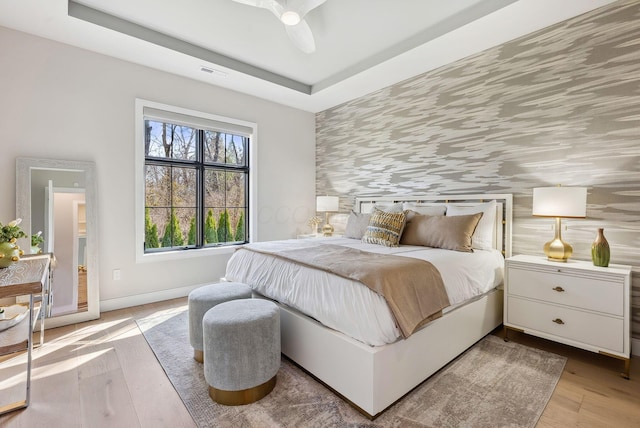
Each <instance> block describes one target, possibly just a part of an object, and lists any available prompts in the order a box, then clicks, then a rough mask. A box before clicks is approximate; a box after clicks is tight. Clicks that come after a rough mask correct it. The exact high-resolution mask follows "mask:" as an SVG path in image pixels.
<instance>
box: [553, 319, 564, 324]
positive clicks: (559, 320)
mask: <svg viewBox="0 0 640 428" xmlns="http://www.w3.org/2000/svg"><path fill="white" fill-rule="evenodd" d="M553 322H554V323H556V324H564V321H562V320H561V319H560V318H556V319H554V320H553Z"/></svg>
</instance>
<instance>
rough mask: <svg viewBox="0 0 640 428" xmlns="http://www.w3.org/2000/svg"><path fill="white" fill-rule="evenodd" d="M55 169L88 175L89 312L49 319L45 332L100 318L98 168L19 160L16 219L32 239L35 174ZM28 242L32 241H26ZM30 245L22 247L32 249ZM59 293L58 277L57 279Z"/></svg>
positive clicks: (90, 164)
mask: <svg viewBox="0 0 640 428" xmlns="http://www.w3.org/2000/svg"><path fill="white" fill-rule="evenodd" d="M33 169H54V170H70V171H84V173H85V174H86V176H85V201H86V217H87V266H88V269H87V310H86V311H83V312H76V313H71V314H66V315H58V316H54V317H50V318H47V319H46V321H45V328H54V327H59V326H63V325H68V324H75V323H78V322H83V321H89V320H93V319H97V318H100V298H99V289H100V284H99V277H100V276H99V265H98V242H99V241H98V197H97V184H96V166H95V163H94V162H90V161H70V160H57V159H41V158H26V157H19V158H16V218H21V219H22V229H23V230H24V231H25V233H27V234H28V235H30V234H32V233H33V231H32V230H31V170H33ZM24 239H28V238H24ZM28 244H29V245H27V246H24V245H21V246H22V248H29V247H30V244H31V243H30V242H28ZM52 286H53V290H54V293H55V275H54V277H53V285H52Z"/></svg>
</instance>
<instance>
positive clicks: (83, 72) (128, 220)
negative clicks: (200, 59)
mask: <svg viewBox="0 0 640 428" xmlns="http://www.w3.org/2000/svg"><path fill="white" fill-rule="evenodd" d="M0 87H1V88H2V91H1V94H0V130H2V135H1V136H0V147H1V149H2V150H1V152H0V153H1V154H0V183H2V187H1V189H2V190H0V221H2V222H3V223H6V222H8V221H10V220H12V219H13V218H14V216H15V158H16V157H18V156H31V157H43V158H56V159H70V160H89V161H94V162H95V163H96V166H97V178H98V183H97V186H98V204H99V205H98V215H99V223H100V224H99V232H100V237H99V239H100V248H99V262H100V269H101V271H100V300H101V302H102V305H101V306H102V308H103V310H104V309H105V308H107V309H113V308H114V307H119V306H123V305H127V304H138V303H143V302H145V301H153V300H155V299H158V298H163V297H167V298H168V297H173V296H174V295H176V294H178V295H179V294H184V293H185V288H188V287H191V286H195V285H198V284H203V283H207V282H211V281H214V280H217V279H218V278H220V277H221V276H222V275H223V274H224V271H225V266H226V261H227V259H228V257H229V256H228V255H216V256H207V257H195V258H190V259H183V260H180V261H175V262H160V263H142V264H136V262H135V252H134V188H133V186H134V146H133V144H134V102H135V98H136V97H138V98H143V99H147V100H152V101H157V102H161V103H166V104H171V105H176V106H180V107H184V108H189V109H193V110H198V111H202V112H206V113H211V114H216V115H221V116H226V117H232V118H237V119H241V120H246V121H250V122H255V123H257V124H258V141H257V146H258V147H257V153H258V171H257V174H258V190H257V192H258V195H257V196H258V218H259V222H258V233H257V239H258V240H272V239H282V238H292V237H295V235H296V234H297V233H301V232H304V231H306V230H307V229H308V228H307V226H306V221H307V219H308V218H309V217H310V216H311V215H313V214H314V211H315V206H314V202H315V118H314V115H313V114H312V113H308V112H303V111H300V110H296V109H293V108H289V107H286V106H282V105H279V104H275V103H272V102H269V101H266V100H262V99H258V98H255V97H251V96H247V95H244V94H240V93H236V92H233V91H229V90H226V89H223V88H220V87H215V86H211V85H206V84H204V83H201V82H196V81H193V80H190V79H185V78H181V77H178V76H175V75H172V74H168V73H164V72H160V71H157V70H152V69H150V68H146V67H142V66H139V65H135V64H131V63H127V62H124V61H120V60H116V59H113V58H110V57H107V56H104V55H99V54H95V53H92V52H89V51H85V50H82V49H78V48H74V47H71V46H67V45H63V44H60V43H56V42H52V41H49V40H46V39H42V38H38V37H35V36H31V35H27V34H24V33H20V32H16V31H13V30H8V29H6V28H2V27H0ZM113 269H120V270H121V274H122V279H121V280H120V281H113V280H112V274H111V273H112V270H113ZM148 293H151V294H148Z"/></svg>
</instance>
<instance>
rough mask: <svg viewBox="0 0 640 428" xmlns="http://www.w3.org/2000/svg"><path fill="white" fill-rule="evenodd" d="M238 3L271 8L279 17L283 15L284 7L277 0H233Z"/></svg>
mask: <svg viewBox="0 0 640 428" xmlns="http://www.w3.org/2000/svg"><path fill="white" fill-rule="evenodd" d="M233 1H234V2H236V3H241V4H246V5H247V6H254V7H259V8H262V9H267V10H270V11H271V12H272V13H273V14H274V15H275V16H276V17H277V18H278V19H280V17H281V16H282V12H284V9H283V7H282V5H281V4H280V3H278V2H277V1H276V0H233Z"/></svg>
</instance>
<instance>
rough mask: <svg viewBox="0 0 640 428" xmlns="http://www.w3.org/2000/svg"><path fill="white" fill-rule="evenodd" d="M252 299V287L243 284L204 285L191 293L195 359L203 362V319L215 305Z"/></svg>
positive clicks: (190, 310) (190, 317)
mask: <svg viewBox="0 0 640 428" xmlns="http://www.w3.org/2000/svg"><path fill="white" fill-rule="evenodd" d="M249 298H251V287H249V286H248V285H247V284H243V283H241V282H221V283H216V284H209V285H204V286H202V287H199V288H196V289H195V290H193V291H191V293H189V341H190V342H191V346H192V347H193V358H195V360H196V361H198V362H200V363H201V362H202V360H203V352H202V350H203V349H204V348H203V347H202V317H204V314H205V313H206V312H207V311H208V310H209V309H211V308H213V307H214V306H215V305H218V304H220V303H223V302H228V301H230V300H236V299H249Z"/></svg>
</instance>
